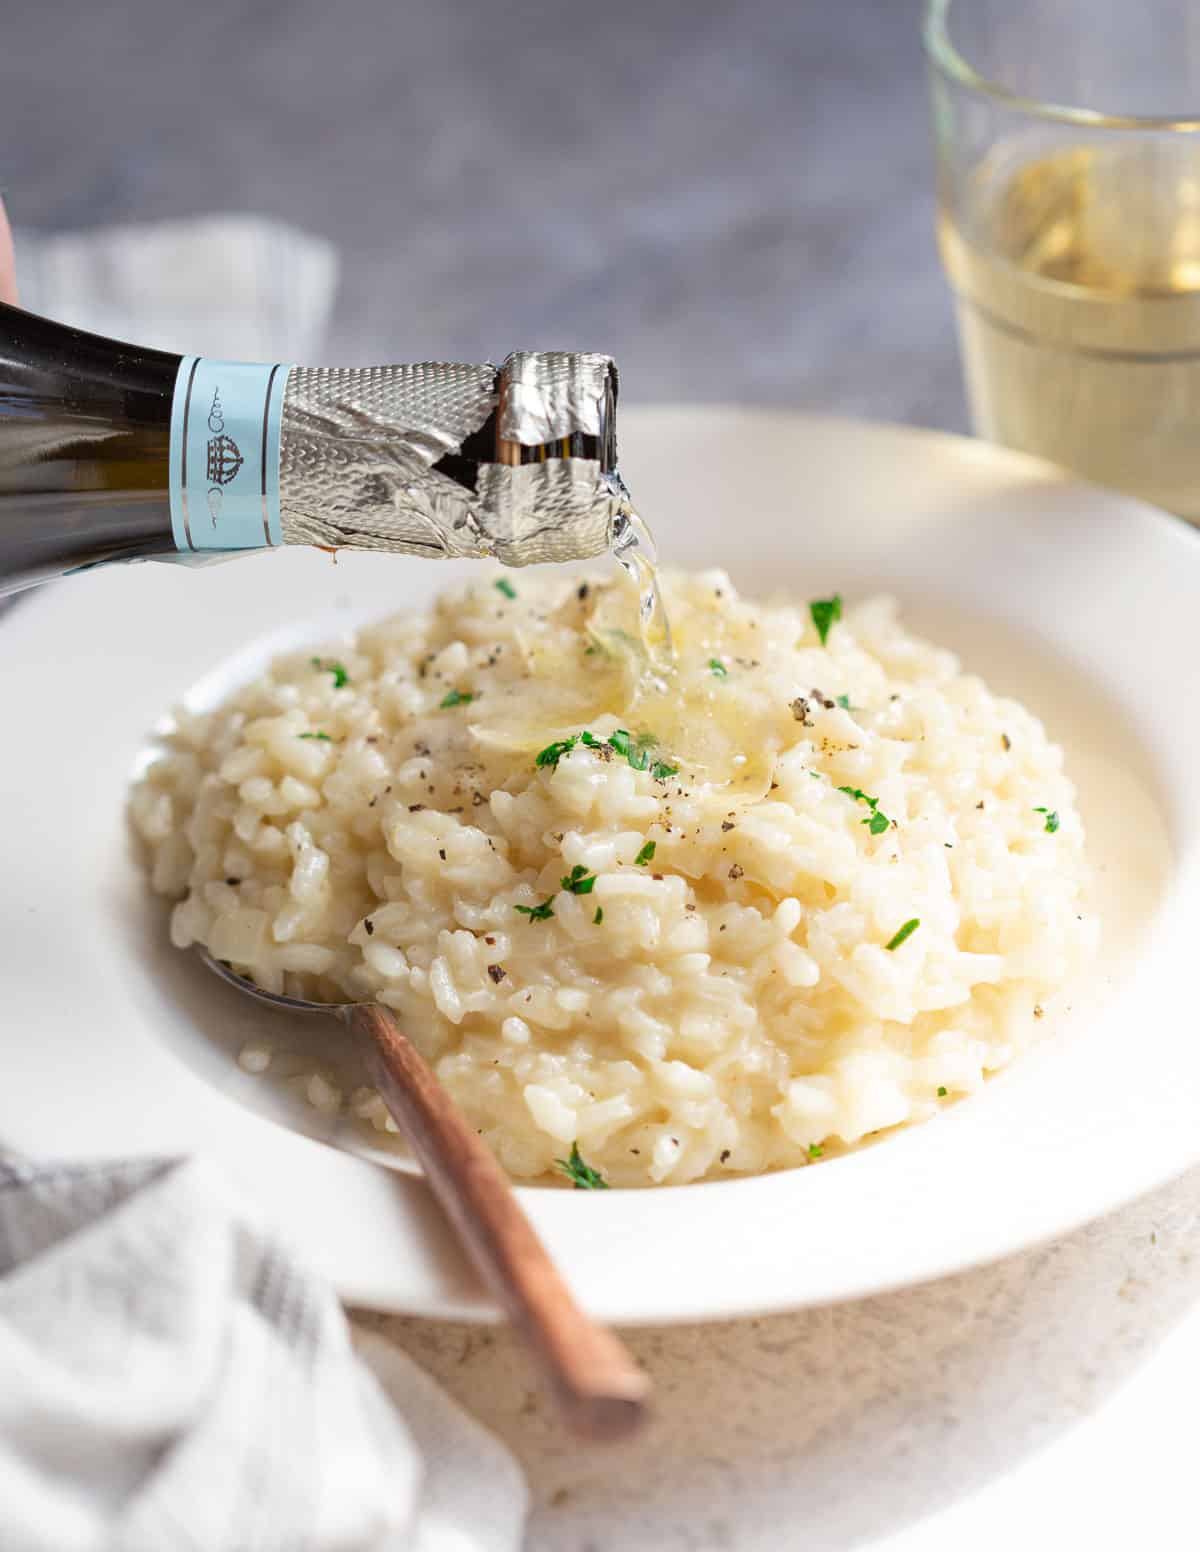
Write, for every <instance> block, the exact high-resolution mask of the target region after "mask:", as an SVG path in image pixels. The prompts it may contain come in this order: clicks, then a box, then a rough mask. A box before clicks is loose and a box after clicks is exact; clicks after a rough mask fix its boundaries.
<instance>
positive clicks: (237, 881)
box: [225, 878, 241, 889]
mask: <svg viewBox="0 0 1200 1552" xmlns="http://www.w3.org/2000/svg"><path fill="white" fill-rule="evenodd" d="M225 882H226V883H227V884H228V885H229V887H230V889H236V888H237V886H238V885H239V884H240V883H241V879H240V878H227V879H226V880H225Z"/></svg>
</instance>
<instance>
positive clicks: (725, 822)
mask: <svg viewBox="0 0 1200 1552" xmlns="http://www.w3.org/2000/svg"><path fill="white" fill-rule="evenodd" d="M721 829H722V830H736V829H737V825H735V824H734V822H733V820H732V819H722V821H721Z"/></svg>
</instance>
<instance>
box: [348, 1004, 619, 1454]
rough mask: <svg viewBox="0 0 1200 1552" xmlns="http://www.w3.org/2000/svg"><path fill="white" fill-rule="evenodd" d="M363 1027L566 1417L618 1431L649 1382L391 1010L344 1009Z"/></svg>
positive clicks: (391, 1092) (378, 1078) (418, 1150)
mask: <svg viewBox="0 0 1200 1552" xmlns="http://www.w3.org/2000/svg"><path fill="white" fill-rule="evenodd" d="M345 1016H346V1019H347V1021H348V1023H349V1024H350V1026H351V1028H352V1029H355V1030H356V1031H358V1032H359V1033H360V1034H361V1035H363V1036H365V1040H364V1044H365V1047H366V1059H367V1067H368V1071H369V1074H370V1077H371V1081H372V1082H373V1083H374V1085H375V1087H376V1088H377V1089H378V1090H379V1092H380V1094H382V1096H383V1098H384V1101H385V1103H386V1104H387V1107H388V1109H389V1110H390V1111H391V1113H392V1115H393V1116H394V1117H395V1119H396V1122H397V1124H398V1125H399V1126H400V1127H401V1129H402V1130H403V1132H404V1134H405V1136H406V1137H407V1138H408V1140H409V1142H410V1144H411V1145H412V1149H413V1152H414V1153H415V1154H416V1156H417V1158H418V1159H419V1160H420V1161H421V1165H422V1167H423V1168H424V1170H425V1175H426V1177H427V1179H428V1181H429V1184H430V1186H431V1188H432V1189H433V1192H434V1195H435V1196H436V1197H437V1199H438V1201H439V1202H440V1203H441V1205H442V1208H443V1210H444V1212H445V1213H446V1216H447V1217H448V1218H449V1219H450V1221H451V1223H452V1224H453V1225H454V1228H455V1230H456V1231H457V1233H458V1236H459V1239H460V1240H461V1241H462V1243H463V1245H464V1246H465V1247H466V1249H467V1251H468V1252H469V1254H470V1256H471V1258H472V1260H473V1261H474V1262H475V1265H476V1266H477V1267H478V1269H479V1272H480V1274H481V1275H482V1277H483V1279H484V1281H485V1282H486V1283H487V1285H488V1288H489V1289H490V1290H491V1292H492V1294H493V1296H494V1297H495V1299H496V1300H497V1302H498V1303H499V1304H500V1305H501V1306H502V1307H503V1309H504V1311H505V1313H506V1314H507V1315H508V1317H509V1319H510V1320H511V1321H512V1322H513V1324H514V1325H515V1326H516V1327H517V1328H518V1330H519V1331H520V1332H521V1333H522V1335H523V1336H524V1338H525V1340H526V1342H527V1343H528V1345H529V1347H530V1348H531V1349H532V1351H533V1353H534V1355H535V1356H536V1358H537V1360H538V1362H539V1363H540V1364H541V1367H542V1370H543V1372H544V1373H545V1375H546V1377H547V1378H548V1380H549V1381H550V1384H551V1386H552V1388H553V1390H554V1393H555V1396H556V1397H557V1399H558V1401H559V1403H560V1405H561V1406H562V1408H563V1411H564V1413H565V1414H566V1418H567V1421H568V1422H569V1424H570V1426H571V1427H572V1428H573V1429H574V1431H575V1432H576V1433H578V1434H581V1435H583V1436H584V1437H586V1438H589V1439H617V1438H621V1437H623V1436H625V1435H626V1434H628V1433H631V1432H632V1431H633V1430H634V1429H635V1428H637V1427H638V1426H639V1424H640V1423H641V1422H642V1421H643V1420H644V1418H645V1415H646V1405H645V1402H646V1396H647V1393H648V1391H649V1382H648V1381H647V1379H646V1376H645V1374H644V1373H643V1372H642V1371H641V1369H639V1368H638V1367H637V1365H636V1364H635V1363H634V1361H633V1359H632V1358H631V1357H630V1355H629V1353H628V1352H627V1351H626V1349H625V1347H624V1346H623V1345H622V1344H621V1342H619V1341H618V1340H617V1338H616V1337H615V1336H614V1335H613V1334H612V1332H611V1331H607V1330H605V1328H604V1327H603V1326H599V1325H597V1324H596V1322H595V1321H593V1320H591V1319H590V1318H589V1317H588V1316H587V1315H585V1314H584V1312H583V1311H582V1310H581V1309H580V1307H579V1305H578V1304H576V1302H575V1300H574V1298H573V1296H572V1294H571V1291H570V1289H569V1288H568V1287H567V1285H566V1283H565V1282H564V1281H563V1279H562V1277H561V1276H560V1275H559V1272H558V1270H557V1268H556V1267H555V1265H554V1263H553V1262H552V1261H551V1260H550V1257H549V1256H548V1255H547V1253H546V1249H545V1247H544V1246H543V1244H542V1242H541V1240H540V1239H538V1237H537V1235H536V1234H535V1233H534V1231H533V1227H532V1225H531V1224H530V1222H529V1220H528V1218H526V1216H525V1214H524V1213H523V1212H522V1211H521V1208H520V1206H519V1204H518V1202H517V1199H516V1196H515V1195H514V1194H513V1189H512V1186H511V1185H510V1183H509V1180H508V1176H507V1175H506V1174H505V1173H504V1171H503V1170H502V1169H501V1168H500V1165H499V1164H498V1163H497V1162H496V1160H495V1158H494V1157H493V1156H492V1153H491V1151H490V1150H489V1148H488V1146H487V1144H486V1143H485V1142H484V1141H483V1140H482V1138H481V1137H480V1136H479V1135H478V1134H477V1133H476V1132H475V1131H474V1129H473V1128H472V1127H471V1126H469V1125H468V1124H467V1121H466V1119H465V1117H464V1116H463V1114H462V1112H461V1111H460V1110H459V1109H458V1107H457V1105H455V1103H454V1101H453V1100H452V1099H451V1098H450V1096H449V1095H448V1094H447V1093H446V1091H445V1089H444V1088H443V1087H442V1085H441V1084H440V1083H439V1082H438V1080H437V1078H436V1077H435V1076H434V1074H433V1071H432V1069H431V1068H430V1066H429V1064H428V1063H427V1062H426V1061H425V1059H424V1057H422V1056H421V1054H420V1052H419V1051H418V1050H417V1049H416V1047H415V1046H414V1045H413V1044H412V1042H411V1041H410V1040H409V1039H408V1038H407V1036H406V1035H405V1034H404V1033H403V1032H402V1031H401V1029H400V1027H399V1025H398V1024H397V1023H396V1020H395V1018H394V1017H393V1016H392V1014H391V1013H390V1012H389V1011H388V1009H386V1008H383V1007H380V1006H378V1005H377V1004H371V1003H358V1004H356V1005H355V1006H353V1007H352V1008H349V1009H347V1011H346V1015H345Z"/></svg>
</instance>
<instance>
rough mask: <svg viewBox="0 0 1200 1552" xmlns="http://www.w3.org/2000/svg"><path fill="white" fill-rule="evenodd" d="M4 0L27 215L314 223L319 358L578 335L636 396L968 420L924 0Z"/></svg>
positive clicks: (7, 106)
mask: <svg viewBox="0 0 1200 1552" xmlns="http://www.w3.org/2000/svg"><path fill="white" fill-rule="evenodd" d="M5 9H6V12H7V14H6V15H5V17H4V22H3V47H2V49H0V186H3V188H4V191H5V197H6V199H7V201H8V204H9V207H10V214H11V216H12V219H13V222H14V224H15V225H17V226H18V227H22V228H26V229H33V230H37V231H42V232H64V231H80V230H83V229H87V228H90V227H93V226H97V225H100V224H109V223H113V222H121V223H123V222H128V221H135V220H137V221H140V220H158V219H162V218H174V217H181V216H189V215H194V214H209V213H214V212H218V213H223V212H252V213H261V214H265V215H269V216H272V217H275V218H278V219H282V220H285V221H287V222H289V223H292V224H294V225H297V226H299V227H302V228H303V229H305V230H307V231H309V232H312V233H316V234H319V235H321V236H323V237H325V238H327V239H329V240H330V241H332V242H333V243H335V244H336V245H337V248H338V250H339V253H340V257H341V270H340V281H339V288H338V292H337V297H336V303H335V308H334V313H333V321H332V326H331V328H330V330H329V333H328V335H327V341H326V348H325V351H324V358H325V359H326V360H327V361H347V362H348V361H364V362H365V361H370V360H405V359H407V360H412V359H419V358H422V357H430V356H442V357H460V358H464V359H481V358H485V357H492V358H495V357H498V356H502V355H503V354H504V353H505V352H507V351H508V350H509V349H512V348H514V347H526V348H537V349H551V348H590V349H597V350H603V351H607V352H610V353H611V354H613V355H614V356H616V358H617V360H618V361H619V363H620V365H621V369H622V381H623V396H624V399H625V401H626V402H632V401H650V400H657V401H662V400H668V399H681V398H687V399H737V400H743V401H748V402H753V403H769V404H789V405H799V406H803V407H806V408H811V409H820V410H828V411H836V412H841V413H846V414H853V415H869V416H875V417H880V418H885V419H891V420H902V421H909V422H915V423H920V424H927V425H935V426H945V427H950V428H952V429H961V428H963V427H965V420H966V417H965V411H964V408H963V403H962V395H961V389H960V383H959V376H958V366H957V360H956V355H955V343H954V337H953V328H952V320H951V312H950V306H949V302H948V298H947V295H946V292H945V288H944V285H943V282H942V277H941V274H940V271H939V268H938V261H937V254H936V249H935V244H934V237H933V194H932V186H933V179H932V170H931V159H930V149H929V133H928V128H927V113H926V102H925V77H924V69H923V63H922V57H921V48H920V39H919V19H920V18H919V10H920V7H919V3H918V0H808V3H805V0H793V3H787V0H742V3H740V4H734V3H726V4H714V3H710V0H608V3H595V4H591V5H587V6H581V5H577V4H570V3H567V4H563V3H550V0H416V3H404V0H399V3H397V0H344V3H342V4H330V3H329V0H258V3H253V0H202V3H200V4H193V5H189V6H186V7H184V6H180V5H175V4H171V3H168V0H111V3H101V0H73V3H66V0H43V3H41V4H33V3H29V0H14V3H13V5H12V6H11V7H6V8H5ZM14 12H15V14H14ZM179 348H187V342H186V341H184V342H180V347H179Z"/></svg>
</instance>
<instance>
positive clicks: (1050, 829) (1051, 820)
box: [1034, 808, 1058, 835]
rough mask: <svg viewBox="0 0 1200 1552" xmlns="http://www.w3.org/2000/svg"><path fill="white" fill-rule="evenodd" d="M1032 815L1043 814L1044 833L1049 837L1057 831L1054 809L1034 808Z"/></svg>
mask: <svg viewBox="0 0 1200 1552" xmlns="http://www.w3.org/2000/svg"><path fill="white" fill-rule="evenodd" d="M1034 813H1035V814H1045V816H1046V832H1047V834H1049V835H1053V834H1054V832H1055V831H1056V830H1057V829H1058V814H1057V812H1056V811H1055V810H1054V809H1052V808H1035V809H1034Z"/></svg>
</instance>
